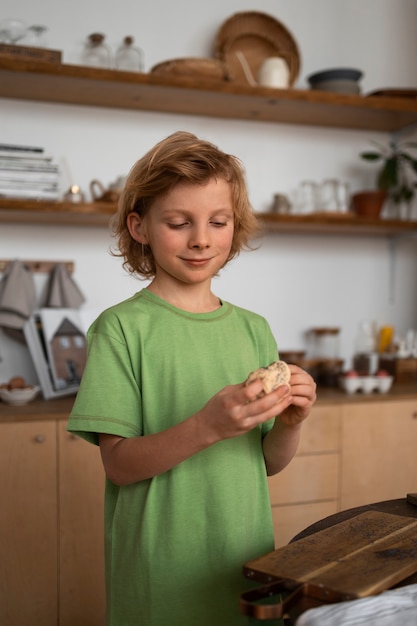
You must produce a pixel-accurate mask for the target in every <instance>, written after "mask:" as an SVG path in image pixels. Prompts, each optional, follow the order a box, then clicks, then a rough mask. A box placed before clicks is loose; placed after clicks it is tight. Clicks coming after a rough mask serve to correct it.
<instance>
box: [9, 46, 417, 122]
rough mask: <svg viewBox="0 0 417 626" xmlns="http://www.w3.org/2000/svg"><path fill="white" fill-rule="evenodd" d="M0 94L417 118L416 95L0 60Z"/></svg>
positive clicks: (274, 114)
mask: <svg viewBox="0 0 417 626" xmlns="http://www.w3.org/2000/svg"><path fill="white" fill-rule="evenodd" d="M0 97H3V98H17V99H19V100H35V101H40V102H53V103H62V104H75V105H85V106H98V107H109V108H118V109H133V110H142V111H157V112H164V113H180V114H186V115H203V116H210V117H218V118H233V119H245V120H253V121H268V122H276V123H284V124H298V125H309V126H325V127H333V128H335V127H336V128H346V129H360V130H375V131H385V132H397V131H400V130H404V129H406V128H407V127H409V126H412V125H414V124H416V123H417V101H415V100H412V99H408V98H391V97H390V98H387V97H381V96H372V97H366V96H358V95H350V94H335V93H329V92H320V91H313V90H301V89H271V88H267V87H256V88H253V87H250V86H245V85H237V84H234V83H230V82H226V81H222V82H219V81H212V80H206V79H204V78H184V77H175V76H170V77H166V76H163V77H162V76H158V75H156V74H152V73H148V74H146V73H132V72H122V71H117V70H105V69H98V68H90V67H83V66H75V65H65V64H64V65H61V64H52V63H46V62H40V61H32V60H31V61H26V60H23V59H10V58H6V57H4V58H0Z"/></svg>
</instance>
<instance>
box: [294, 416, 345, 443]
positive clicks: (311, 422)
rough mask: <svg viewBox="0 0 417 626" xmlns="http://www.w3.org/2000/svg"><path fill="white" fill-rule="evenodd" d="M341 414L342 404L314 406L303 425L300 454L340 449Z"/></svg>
mask: <svg viewBox="0 0 417 626" xmlns="http://www.w3.org/2000/svg"><path fill="white" fill-rule="evenodd" d="M341 415H342V408H341V406H336V405H325V406H320V405H318V406H317V405H316V406H314V407H313V409H312V410H311V413H310V415H309V417H308V418H307V419H306V420H305V422H304V424H303V426H302V430H301V440H300V445H299V447H298V454H305V453H307V454H308V453H311V452H335V451H336V450H339V448H340V424H341Z"/></svg>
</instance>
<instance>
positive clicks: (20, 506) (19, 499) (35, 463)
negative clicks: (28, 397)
mask: <svg viewBox="0 0 417 626" xmlns="http://www.w3.org/2000/svg"><path fill="white" fill-rule="evenodd" d="M16 408H17V407H16ZM65 426H66V420H63V419H61V420H55V419H47V420H45V421H44V420H36V421H18V422H11V421H10V422H9V421H8V422H4V423H3V422H2V423H0V433H1V436H0V471H1V476H2V480H1V481H0V498H1V502H2V513H1V515H0V624H1V625H2V626H28V625H29V624H41V625H42V626H57V624H59V626H74V625H75V624H76V625H77V626H104V624H105V595H104V563H103V556H104V555H103V552H104V549H103V544H104V533H103V501H104V471H103V468H102V465H101V460H100V452H99V449H98V448H96V447H94V446H92V445H91V444H88V443H86V442H85V441H82V440H81V439H79V438H76V437H74V436H72V435H70V434H69V433H67V432H66V431H65Z"/></svg>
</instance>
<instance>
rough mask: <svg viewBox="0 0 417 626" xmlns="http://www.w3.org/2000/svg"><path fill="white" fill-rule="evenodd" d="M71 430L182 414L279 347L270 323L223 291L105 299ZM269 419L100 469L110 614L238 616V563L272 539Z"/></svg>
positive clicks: (111, 622) (139, 625) (85, 432)
mask: <svg viewBox="0 0 417 626" xmlns="http://www.w3.org/2000/svg"><path fill="white" fill-rule="evenodd" d="M88 342H89V354H88V360H87V366H86V369H85V372H84V375H83V379H82V382H81V385H80V389H79V392H78V394H77V398H76V401H75V404H74V408H73V410H72V413H71V416H70V419H69V424H68V430H69V431H71V432H74V433H76V434H78V435H79V436H81V437H84V438H85V439H87V440H88V441H91V442H93V443H96V444H97V443H98V433H111V434H116V435H119V436H122V437H138V436H142V435H148V434H150V433H155V432H159V431H161V430H164V429H167V428H169V427H170V426H172V425H173V424H176V423H178V422H180V421H182V420H184V419H185V418H187V417H189V416H190V415H192V414H193V413H195V412H196V411H197V410H199V409H200V408H201V407H202V406H204V405H205V404H206V402H207V401H208V400H209V398H211V397H212V396H213V395H214V394H215V393H217V392H218V391H219V390H220V389H222V388H223V387H225V386H226V385H229V384H236V383H240V382H242V381H243V380H245V378H246V377H247V375H248V373H249V372H250V371H252V370H253V369H256V368H258V367H262V366H265V365H268V364H269V363H270V362H271V361H273V360H275V359H276V358H277V347H276V343H275V340H274V338H273V336H272V333H271V330H270V328H269V325H268V323H267V322H266V320H265V319H264V318H262V317H261V316H259V315H257V314H255V313H251V312H249V311H246V310H244V309H242V308H239V307H236V306H232V305H231V304H229V303H227V302H223V303H222V306H221V307H220V308H219V309H217V310H216V311H213V312H210V313H200V314H197V313H189V312H186V311H183V310H180V309H177V308H176V307H174V306H171V305H170V304H168V303H166V302H165V301H164V300H162V299H160V298H158V297H157V296H155V295H154V294H152V293H151V292H149V291H148V290H146V289H143V290H142V291H140V292H139V293H138V294H136V295H135V296H133V297H132V298H130V299H128V300H126V301H124V302H122V303H120V304H118V305H116V306H114V307H112V308H110V309H108V310H106V311H104V312H103V313H102V314H101V315H100V316H99V318H98V319H97V320H96V321H95V322H94V323H93V325H92V326H91V328H90V329H89V333H88ZM272 423H273V422H272V420H271V421H270V422H268V423H267V424H264V425H263V427H262V428H261V427H257V428H255V429H254V430H252V431H251V432H249V433H247V434H245V435H243V436H239V437H235V438H232V439H226V440H224V441H221V442H218V443H216V444H214V445H213V446H211V447H209V448H207V449H205V450H203V451H201V452H199V453H198V454H196V455H194V456H192V457H191V458H189V459H187V460H185V461H183V462H182V463H180V464H179V465H177V466H176V467H174V468H173V469H171V470H169V471H167V472H165V473H163V474H161V475H159V476H156V477H154V478H152V479H149V480H144V481H141V482H138V483H135V484H131V485H127V486H122V487H118V486H116V485H115V484H113V483H112V482H111V481H110V480H108V479H107V480H106V498H105V550H106V586H107V613H108V626H166V625H168V624H169V625H170V626H238V625H241V626H243V625H244V624H246V623H247V618H245V617H244V616H242V615H241V614H240V613H239V608H238V604H239V595H240V593H241V592H242V591H244V590H245V589H246V588H247V584H248V583H247V581H246V579H245V578H244V577H243V574H242V565H243V564H244V563H245V562H246V561H248V560H250V559H253V558H255V557H257V556H260V555H262V554H264V553H266V552H269V551H271V550H273V549H274V540H273V524H272V517H271V508H270V501H269V492H268V484H267V478H266V471H265V464H264V459H263V454H262V437H263V436H264V435H265V434H266V432H267V430H268V429H269V428H271V427H272Z"/></svg>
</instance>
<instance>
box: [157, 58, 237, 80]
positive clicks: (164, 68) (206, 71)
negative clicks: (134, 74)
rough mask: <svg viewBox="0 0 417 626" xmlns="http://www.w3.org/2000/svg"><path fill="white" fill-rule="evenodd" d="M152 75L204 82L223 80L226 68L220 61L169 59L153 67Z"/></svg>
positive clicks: (209, 59) (208, 59)
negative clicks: (195, 79) (187, 78)
mask: <svg viewBox="0 0 417 626" xmlns="http://www.w3.org/2000/svg"><path fill="white" fill-rule="evenodd" d="M150 71H151V72H152V73H153V74H161V75H167V74H174V75H175V76H184V77H192V78H198V79H202V80H204V79H206V80H225V79H226V68H225V65H224V62H223V61H222V60H221V59H211V58H198V57H196V58H192V57H190V58H183V59H171V60H170V61H163V62H162V63H158V64H157V65H154V66H153V67H152V68H151V70H150Z"/></svg>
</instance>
